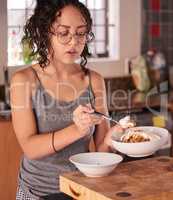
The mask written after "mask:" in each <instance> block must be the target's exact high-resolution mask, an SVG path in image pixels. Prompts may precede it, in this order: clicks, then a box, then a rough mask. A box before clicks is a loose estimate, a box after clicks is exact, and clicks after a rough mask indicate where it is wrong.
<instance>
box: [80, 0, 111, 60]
mask: <svg viewBox="0 0 173 200" xmlns="http://www.w3.org/2000/svg"><path fill="white" fill-rule="evenodd" d="M81 2H83V3H84V4H85V5H86V6H87V7H88V8H89V10H90V13H91V17H92V19H93V32H94V34H95V41H94V42H93V43H91V45H90V50H91V52H92V55H93V56H94V57H107V56H108V48H107V47H108V18H107V17H108V15H107V14H108V1H106V0H82V1H81Z"/></svg>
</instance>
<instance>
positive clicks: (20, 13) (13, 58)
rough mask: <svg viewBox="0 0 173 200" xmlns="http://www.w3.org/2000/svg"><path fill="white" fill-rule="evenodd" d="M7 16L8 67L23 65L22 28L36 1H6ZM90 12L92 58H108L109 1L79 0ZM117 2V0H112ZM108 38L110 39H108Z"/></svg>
mask: <svg viewBox="0 0 173 200" xmlns="http://www.w3.org/2000/svg"><path fill="white" fill-rule="evenodd" d="M7 2H8V3H7V14H8V66H17V65H24V64H25V63H24V61H23V56H22V48H21V43H20V42H21V38H22V36H23V27H24V24H25V22H26V20H27V19H28V17H29V16H30V15H31V14H32V12H33V9H34V7H35V3H36V0H18V1H14V0H7ZM81 2H82V3H84V4H85V5H86V6H87V7H88V8H89V10H90V12H91V16H92V19H93V32H94V34H95V40H94V41H93V42H92V43H91V44H90V45H89V48H90V51H91V53H92V56H93V57H108V56H109V55H111V53H110V51H111V47H110V46H109V44H111V42H110V40H109V39H110V38H111V35H113V32H114V31H113V29H114V26H115V25H114V24H113V23H111V24H110V23H109V22H110V19H109V16H108V10H109V7H110V5H109V1H107V0H81ZM110 2H111V0H110ZM114 2H118V0H114ZM109 37H110V38H109Z"/></svg>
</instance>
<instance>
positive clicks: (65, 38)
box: [52, 31, 94, 44]
mask: <svg viewBox="0 0 173 200" xmlns="http://www.w3.org/2000/svg"><path fill="white" fill-rule="evenodd" d="M52 34H54V35H55V36H56V37H57V39H58V42H59V43H61V44H68V43H69V42H71V40H72V38H73V37H74V38H75V39H76V40H77V41H78V42H79V44H85V43H88V42H91V41H92V39H93V38H94V34H93V33H92V32H90V33H87V32H76V33H75V34H72V33H70V32H69V31H63V32H56V33H52Z"/></svg>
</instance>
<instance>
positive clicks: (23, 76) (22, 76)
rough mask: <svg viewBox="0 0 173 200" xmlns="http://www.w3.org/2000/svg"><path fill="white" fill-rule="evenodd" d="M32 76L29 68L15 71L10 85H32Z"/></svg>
mask: <svg viewBox="0 0 173 200" xmlns="http://www.w3.org/2000/svg"><path fill="white" fill-rule="evenodd" d="M33 80H34V74H33V72H32V69H31V66H30V67H27V68H24V69H20V70H18V71H16V72H15V73H14V74H13V75H12V78H11V81H10V82H11V84H14V83H33Z"/></svg>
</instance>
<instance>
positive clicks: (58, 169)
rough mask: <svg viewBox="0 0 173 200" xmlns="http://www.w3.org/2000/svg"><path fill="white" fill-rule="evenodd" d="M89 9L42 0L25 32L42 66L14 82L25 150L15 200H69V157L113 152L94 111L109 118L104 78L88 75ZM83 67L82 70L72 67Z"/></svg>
mask: <svg viewBox="0 0 173 200" xmlns="http://www.w3.org/2000/svg"><path fill="white" fill-rule="evenodd" d="M91 26H92V20H91V17H90V13H89V11H88V9H87V8H86V7H85V6H84V5H83V4H82V3H80V2H79V1H78V0H38V2H37V5H36V8H35V11H34V14H33V15H32V16H31V18H30V19H29V20H28V21H27V23H26V26H25V36H24V38H23V40H24V41H27V42H29V45H30V47H31V48H32V55H33V56H34V55H36V57H37V60H38V63H37V64H35V65H32V66H30V67H28V68H25V69H23V70H20V71H18V72H16V73H15V74H14V76H13V77H12V80H11V107H12V121H13V126H14V130H15V133H16V136H17V139H18V141H19V143H20V145H21V147H22V149H23V152H24V156H23V158H22V160H21V165H20V172H19V183H18V191H17V196H16V199H17V200H24V199H27V200H30V199H32V200H37V199H58V200H61V199H66V200H68V199H71V198H70V197H68V196H67V195H65V194H63V193H60V192H59V185H58V176H59V174H61V173H64V172H68V171H71V170H74V169H75V168H74V166H73V165H72V164H71V163H70V162H69V160H68V159H69V157H70V156H71V155H73V154H76V153H82V152H86V151H88V150H89V143H90V140H91V138H92V135H93V133H94V136H93V138H94V143H95V148H96V151H109V140H110V136H111V133H112V131H113V129H110V124H109V122H108V121H106V120H105V119H102V118H101V117H97V116H96V115H94V114H92V113H93V112H94V110H97V111H99V112H102V113H104V114H108V110H107V106H106V91H105V85H104V79H103V78H102V77H101V76H100V75H99V74H98V73H96V72H94V71H92V70H88V69H87V68H86V64H87V59H86V56H87V55H89V52H88V46H87V43H88V42H90V41H91V40H92V38H93V33H92V32H91ZM76 60H80V64H77V62H75V61H76Z"/></svg>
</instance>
